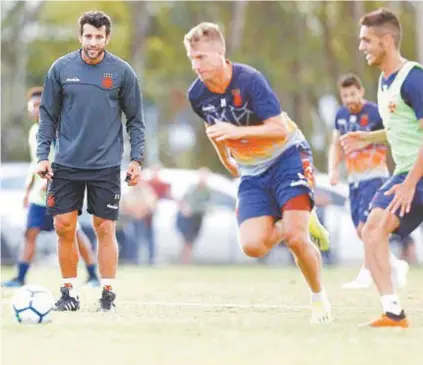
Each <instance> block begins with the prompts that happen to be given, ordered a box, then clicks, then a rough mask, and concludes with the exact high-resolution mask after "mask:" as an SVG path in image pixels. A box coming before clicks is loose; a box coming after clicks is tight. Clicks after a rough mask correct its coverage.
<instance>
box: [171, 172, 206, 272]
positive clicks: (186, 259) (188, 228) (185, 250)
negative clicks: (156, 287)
mask: <svg viewBox="0 0 423 365" xmlns="http://www.w3.org/2000/svg"><path fill="white" fill-rule="evenodd" d="M209 175H210V170H209V169H208V168H205V167H203V168H201V169H200V171H199V177H198V182H197V183H196V184H193V185H192V186H191V187H189V188H188V190H187V191H186V192H185V194H184V196H183V197H182V199H181V200H180V202H179V212H178V215H177V218H176V227H177V229H178V231H179V232H180V233H181V235H182V236H183V238H184V244H183V246H182V250H181V255H180V262H181V263H182V264H189V263H190V262H191V256H192V248H193V245H194V243H195V240H196V239H197V237H198V234H199V233H200V230H201V225H202V223H203V218H204V215H205V213H206V210H207V206H208V203H209V201H210V196H211V191H210V188H209V187H208V185H207V180H208V178H209Z"/></svg>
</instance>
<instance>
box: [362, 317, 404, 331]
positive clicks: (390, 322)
mask: <svg viewBox="0 0 423 365" xmlns="http://www.w3.org/2000/svg"><path fill="white" fill-rule="evenodd" d="M401 317H402V318H398V319H396V318H395V319H394V318H391V317H390V316H389V315H387V314H382V316H380V317H379V318H377V319H375V320H374V321H371V322H369V323H366V324H363V325H362V326H366V327H378V328H381V327H400V328H408V327H409V326H410V322H409V321H408V319H407V318H406V317H405V315H403V316H401Z"/></svg>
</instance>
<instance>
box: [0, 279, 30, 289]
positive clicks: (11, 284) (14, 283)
mask: <svg viewBox="0 0 423 365" xmlns="http://www.w3.org/2000/svg"><path fill="white" fill-rule="evenodd" d="M24 285H25V284H24V282H23V281H22V280H19V279H18V278H13V279H11V280H8V281H3V282H2V283H1V286H2V288H20V287H21V286H24Z"/></svg>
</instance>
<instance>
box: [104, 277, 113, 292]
mask: <svg viewBox="0 0 423 365" xmlns="http://www.w3.org/2000/svg"><path fill="white" fill-rule="evenodd" d="M101 286H102V287H103V288H106V289H107V290H110V291H112V290H113V288H114V286H115V279H111V278H101Z"/></svg>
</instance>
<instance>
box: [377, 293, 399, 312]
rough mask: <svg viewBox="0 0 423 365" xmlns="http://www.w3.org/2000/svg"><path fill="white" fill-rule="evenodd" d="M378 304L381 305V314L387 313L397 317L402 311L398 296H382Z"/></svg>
mask: <svg viewBox="0 0 423 365" xmlns="http://www.w3.org/2000/svg"><path fill="white" fill-rule="evenodd" d="M380 303H381V304H382V308H383V312H384V313H386V312H389V313H392V314H395V315H397V316H399V315H400V314H401V311H402V307H401V304H400V302H399V299H398V296H397V295H395V294H387V295H382V296H381V297H380Z"/></svg>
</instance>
